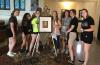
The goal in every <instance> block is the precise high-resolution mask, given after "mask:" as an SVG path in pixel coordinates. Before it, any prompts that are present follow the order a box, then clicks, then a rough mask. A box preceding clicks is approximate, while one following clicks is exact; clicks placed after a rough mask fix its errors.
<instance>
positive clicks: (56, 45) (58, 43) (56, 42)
mask: <svg viewBox="0 0 100 65" xmlns="http://www.w3.org/2000/svg"><path fill="white" fill-rule="evenodd" d="M53 41H54V44H55V47H56V48H57V49H60V36H59V35H58V36H57V40H56V39H55V38H53Z"/></svg>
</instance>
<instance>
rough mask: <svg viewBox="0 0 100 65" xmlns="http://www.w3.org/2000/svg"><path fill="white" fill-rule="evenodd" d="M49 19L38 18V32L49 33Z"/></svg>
mask: <svg viewBox="0 0 100 65" xmlns="http://www.w3.org/2000/svg"><path fill="white" fill-rule="evenodd" d="M51 19H52V18H51V17H40V24H39V29H40V32H51V31H52V23H51Z"/></svg>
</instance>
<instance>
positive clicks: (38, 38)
mask: <svg viewBox="0 0 100 65" xmlns="http://www.w3.org/2000/svg"><path fill="white" fill-rule="evenodd" d="M39 40H40V35H38V37H37V46H36V52H37V53H40V52H39V51H38V48H39Z"/></svg>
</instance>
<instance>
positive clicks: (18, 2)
mask: <svg viewBox="0 0 100 65" xmlns="http://www.w3.org/2000/svg"><path fill="white" fill-rule="evenodd" d="M14 8H15V9H20V10H23V11H24V10H25V0H14Z"/></svg>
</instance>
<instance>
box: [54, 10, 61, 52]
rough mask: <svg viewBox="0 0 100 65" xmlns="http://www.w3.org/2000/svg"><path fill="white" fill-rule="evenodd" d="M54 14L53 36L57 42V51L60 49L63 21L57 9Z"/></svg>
mask: <svg viewBox="0 0 100 65" xmlns="http://www.w3.org/2000/svg"><path fill="white" fill-rule="evenodd" d="M52 16H53V32H52V37H53V41H54V43H55V47H56V49H57V53H59V51H60V29H61V21H60V20H59V18H58V13H57V11H53V12H52Z"/></svg>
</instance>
